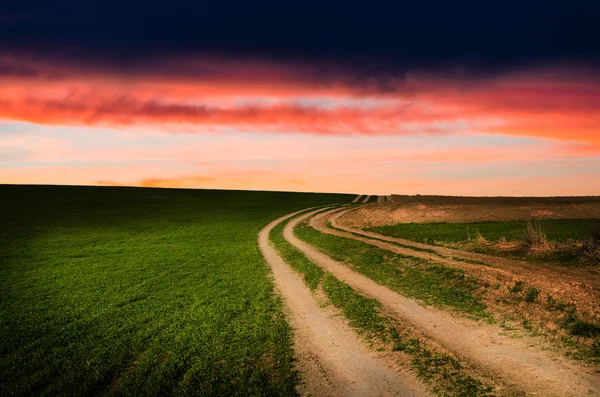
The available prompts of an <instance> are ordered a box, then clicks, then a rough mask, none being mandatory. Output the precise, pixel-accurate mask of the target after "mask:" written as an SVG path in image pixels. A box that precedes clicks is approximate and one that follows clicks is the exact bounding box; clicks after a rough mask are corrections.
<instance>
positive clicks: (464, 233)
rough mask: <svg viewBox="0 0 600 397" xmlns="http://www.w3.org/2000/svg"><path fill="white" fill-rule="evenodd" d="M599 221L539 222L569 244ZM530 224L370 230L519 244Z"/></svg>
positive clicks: (553, 237)
mask: <svg viewBox="0 0 600 397" xmlns="http://www.w3.org/2000/svg"><path fill="white" fill-rule="evenodd" d="M598 222H599V220H597V219H548V220H541V221H539V225H540V227H541V228H543V230H544V232H545V234H546V237H547V239H548V240H551V241H557V242H567V241H569V240H581V241H583V240H585V239H586V238H587V237H589V235H590V230H592V228H593V227H594V225H595V224H596V223H598ZM526 227H527V223H526V222H523V221H507V222H471V223H443V222H440V223H403V224H397V225H387V226H376V227H372V228H369V229H367V230H369V231H373V232H375V233H380V234H383V235H386V236H392V237H400V238H405V239H407V240H414V241H425V242H428V243H434V242H436V241H437V242H455V243H457V242H464V241H468V240H469V239H470V238H471V239H472V238H474V237H475V236H476V234H477V233H480V234H481V236H482V237H483V238H485V239H486V240H488V241H499V240H500V239H502V238H505V239H506V240H507V241H520V240H521V239H522V233H523V231H524V230H525V229H526Z"/></svg>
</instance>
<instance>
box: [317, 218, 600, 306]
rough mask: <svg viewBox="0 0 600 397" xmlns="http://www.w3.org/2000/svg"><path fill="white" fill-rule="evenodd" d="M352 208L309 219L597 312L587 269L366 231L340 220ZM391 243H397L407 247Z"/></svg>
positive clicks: (595, 283) (322, 227) (599, 281)
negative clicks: (523, 284) (520, 282)
mask: <svg viewBox="0 0 600 397" xmlns="http://www.w3.org/2000/svg"><path fill="white" fill-rule="evenodd" d="M354 209H356V207H354V208H350V209H341V210H339V209H336V210H331V211H328V213H327V214H321V215H319V216H316V217H314V218H313V219H311V225H312V226H313V227H314V228H316V229H317V230H319V231H321V232H322V233H329V234H334V235H336V236H340V237H345V238H352V239H355V240H359V241H362V242H364V243H367V244H371V245H374V246H377V247H379V248H382V249H385V250H388V251H391V252H395V253H398V254H401V255H409V256H414V257H418V258H422V259H428V260H433V261H435V262H438V263H443V264H444V265H447V266H451V267H455V268H459V269H464V270H466V271H470V272H471V273H472V274H474V275H477V276H478V277H481V278H482V279H485V278H486V277H488V276H490V275H492V274H494V275H495V276H496V277H498V278H499V279H503V280H508V281H513V282H514V281H516V280H527V282H528V283H529V284H530V285H531V286H536V287H538V288H539V289H540V290H542V291H545V292H547V293H551V294H552V295H553V296H555V297H558V298H560V299H563V300H566V301H573V302H577V305H578V306H579V308H580V310H583V311H585V312H587V313H588V314H593V313H596V315H597V308H598V307H600V295H599V292H600V278H598V277H592V276H590V274H589V273H588V270H587V269H572V268H561V267H552V268H551V267H548V266H546V267H540V266H539V265H536V264H531V263H529V262H526V261H520V260H515V259H506V258H500V257H497V256H492V255H485V254H479V253H475V252H469V251H463V250H458V249H453V248H446V247H439V246H435V245H429V244H424V243H418V242H415V241H411V240H405V239H401V238H395V237H389V236H384V235H381V234H378V233H373V232H367V231H364V230H361V229H358V228H354V227H352V226H348V225H346V224H345V223H344V222H343V221H342V220H343V219H344V215H345V214H347V213H348V212H350V211H353V210H354ZM326 218H327V220H328V221H329V222H330V223H331V225H332V226H333V227H334V228H336V229H331V228H329V227H328V226H327V225H326V222H325V220H326ZM390 243H399V244H402V245H403V246H406V247H400V246H397V245H394V244H390ZM410 247H414V248H415V249H411V248H410ZM420 249H426V250H429V251H434V252H435V254H433V253H431V252H425V251H419V250H420ZM452 258H457V259H463V260H462V261H461V260H455V259H452ZM464 260H475V261H479V262H481V263H483V265H480V264H473V263H468V262H465V261H464Z"/></svg>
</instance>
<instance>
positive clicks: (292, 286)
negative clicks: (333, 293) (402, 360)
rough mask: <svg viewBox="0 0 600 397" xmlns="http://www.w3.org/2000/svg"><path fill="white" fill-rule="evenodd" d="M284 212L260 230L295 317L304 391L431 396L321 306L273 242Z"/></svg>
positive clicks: (268, 258) (267, 256) (261, 243)
mask: <svg viewBox="0 0 600 397" xmlns="http://www.w3.org/2000/svg"><path fill="white" fill-rule="evenodd" d="M293 215H295V214H291V215H287V216H284V217H281V218H279V219H277V220H275V221H273V222H271V223H270V224H269V225H267V226H266V227H265V228H264V229H263V230H262V231H261V232H260V233H259V239H258V243H259V247H260V249H261V251H262V253H263V255H264V257H265V259H266V261H267V263H268V264H269V265H270V266H271V268H272V270H273V275H274V278H275V283H276V285H277V288H278V290H279V292H280V293H281V295H282V297H283V300H284V303H285V305H286V309H287V311H288V316H289V318H290V323H291V325H292V327H293V328H294V330H295V332H294V349H295V351H296V354H297V358H298V365H297V367H298V369H299V370H300V372H301V374H302V376H303V380H304V383H303V385H302V387H301V388H300V390H299V392H300V394H301V395H313V396H429V395H431V393H430V392H429V391H428V390H427V389H426V388H425V386H423V385H422V384H421V383H420V382H419V381H418V380H417V379H416V377H415V376H414V375H413V374H411V373H406V372H404V373H399V372H397V371H395V370H394V369H392V368H390V367H389V366H387V365H385V364H383V363H382V361H381V360H380V359H378V358H377V357H376V356H375V355H374V353H373V352H371V351H370V350H369V349H368V348H367V347H366V346H365V345H364V344H362V343H361V342H360V341H359V339H358V337H357V335H356V334H355V332H354V331H352V330H351V329H350V328H349V326H348V325H347V324H346V323H345V322H344V321H342V320H341V319H340V318H339V316H338V317H334V315H335V314H336V313H335V311H333V310H332V308H331V306H329V307H320V305H319V304H318V303H317V301H316V300H315V298H314V297H313V295H312V294H311V292H310V291H309V289H308V288H307V287H306V286H305V284H304V282H303V280H302V277H301V276H300V275H299V274H298V273H296V272H295V271H293V270H292V269H291V268H290V266H289V265H288V264H286V263H285V262H284V261H283V259H282V258H281V257H280V256H279V255H278V254H277V252H276V251H275V249H274V248H273V247H271V245H270V244H269V232H270V231H271V229H272V228H273V227H274V226H276V225H277V224H278V223H279V222H282V221H283V220H285V219H287V218H289V217H291V216H293Z"/></svg>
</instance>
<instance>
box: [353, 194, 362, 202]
mask: <svg viewBox="0 0 600 397" xmlns="http://www.w3.org/2000/svg"><path fill="white" fill-rule="evenodd" d="M361 197H362V196H361V195H360V194H359V195H358V196H356V197H354V200H352V202H353V203H356V202H357V201H358V199H359V198H361Z"/></svg>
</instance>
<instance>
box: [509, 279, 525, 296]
mask: <svg viewBox="0 0 600 397" xmlns="http://www.w3.org/2000/svg"><path fill="white" fill-rule="evenodd" d="M524 285H525V283H524V282H523V281H517V282H516V283H515V285H513V286H512V287H510V288H509V289H508V290H509V291H510V292H512V293H515V294H518V293H519V292H522V291H523V286H524Z"/></svg>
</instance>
